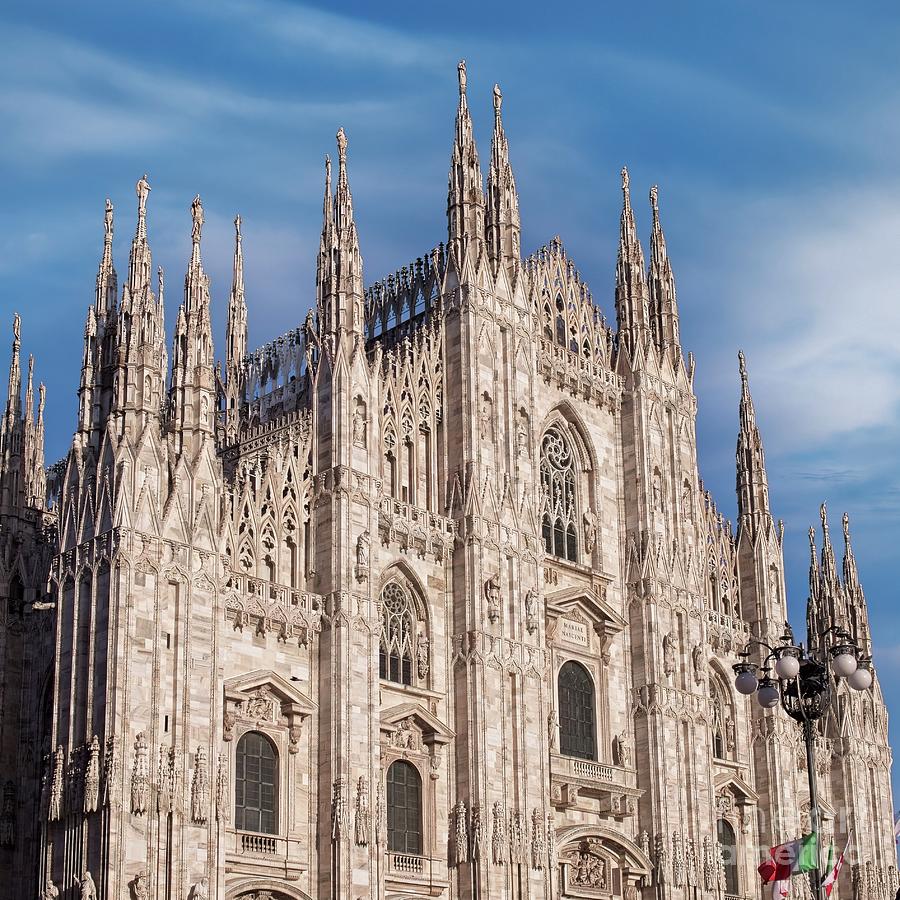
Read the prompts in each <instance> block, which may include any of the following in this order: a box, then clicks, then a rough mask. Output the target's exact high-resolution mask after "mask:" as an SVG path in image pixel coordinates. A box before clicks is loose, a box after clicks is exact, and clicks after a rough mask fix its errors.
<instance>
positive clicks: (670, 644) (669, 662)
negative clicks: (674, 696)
mask: <svg viewBox="0 0 900 900" xmlns="http://www.w3.org/2000/svg"><path fill="white" fill-rule="evenodd" d="M663 672H665V673H666V675H674V674H675V635H673V634H672V632H671V631H670V632H669V633H668V634H666V635H665V637H663Z"/></svg>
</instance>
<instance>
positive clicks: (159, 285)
mask: <svg viewBox="0 0 900 900" xmlns="http://www.w3.org/2000/svg"><path fill="white" fill-rule="evenodd" d="M165 287H166V273H165V272H164V271H163V267H162V266H157V267H156V298H157V300H158V301H159V303H160V305H162V302H163V293H164V291H165Z"/></svg>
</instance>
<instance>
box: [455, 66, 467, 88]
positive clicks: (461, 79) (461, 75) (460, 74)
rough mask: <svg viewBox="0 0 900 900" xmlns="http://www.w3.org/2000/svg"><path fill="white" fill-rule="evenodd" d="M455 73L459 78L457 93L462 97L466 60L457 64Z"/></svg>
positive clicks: (464, 86) (464, 85)
mask: <svg viewBox="0 0 900 900" xmlns="http://www.w3.org/2000/svg"><path fill="white" fill-rule="evenodd" d="M456 74H457V77H458V78H459V95H460V96H461V97H462V96H464V95H465V93H466V61H465V60H464V59H461V60H460V61H459V63H458V64H457V66H456Z"/></svg>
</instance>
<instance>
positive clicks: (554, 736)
mask: <svg viewBox="0 0 900 900" xmlns="http://www.w3.org/2000/svg"><path fill="white" fill-rule="evenodd" d="M547 740H548V741H549V743H550V749H551V750H559V715H558V713H557V712H556V707H553V708H552V709H551V710H550V712H549V713H548V715H547Z"/></svg>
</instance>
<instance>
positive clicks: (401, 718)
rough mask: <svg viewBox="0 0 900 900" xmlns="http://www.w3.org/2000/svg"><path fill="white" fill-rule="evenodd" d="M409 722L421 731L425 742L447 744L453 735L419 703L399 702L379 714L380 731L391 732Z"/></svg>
mask: <svg viewBox="0 0 900 900" xmlns="http://www.w3.org/2000/svg"><path fill="white" fill-rule="evenodd" d="M409 724H411V725H412V726H413V727H414V728H417V729H418V730H419V731H420V732H421V733H422V740H423V741H424V742H425V743H426V744H447V743H449V742H450V741H451V740H452V739H453V737H454V732H452V731H451V730H450V729H449V728H448V727H447V725H446V724H445V723H444V722H442V721H441V720H440V719H439V718H438V717H437V716H436V715H434V713H431V712H429V711H428V709H426V708H425V707H424V706H423V705H422V704H421V703H412V702H411V703H401V704H399V705H398V706H392V707H391V708H390V709H389V710H386V711H385V712H383V713H382V714H381V730H382V731H387V732H391V733H393V732H394V731H396V730H397V729H398V728H400V727H406V726H407V725H409Z"/></svg>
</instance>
